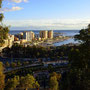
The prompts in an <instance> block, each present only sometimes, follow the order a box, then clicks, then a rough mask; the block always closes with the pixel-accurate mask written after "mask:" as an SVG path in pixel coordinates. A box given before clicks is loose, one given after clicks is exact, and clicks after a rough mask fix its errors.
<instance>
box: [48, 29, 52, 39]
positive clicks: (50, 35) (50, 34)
mask: <svg viewBox="0 0 90 90" xmlns="http://www.w3.org/2000/svg"><path fill="white" fill-rule="evenodd" d="M48 38H50V39H52V38H53V30H50V31H48Z"/></svg>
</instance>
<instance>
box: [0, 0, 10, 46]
mask: <svg viewBox="0 0 90 90" xmlns="http://www.w3.org/2000/svg"><path fill="white" fill-rule="evenodd" d="M1 6H2V0H0V8H1ZM3 18H4V15H3V14H2V13H0V47H1V46H2V45H3V44H4V39H7V35H8V32H9V27H7V26H4V25H3V24H2V20H3Z"/></svg>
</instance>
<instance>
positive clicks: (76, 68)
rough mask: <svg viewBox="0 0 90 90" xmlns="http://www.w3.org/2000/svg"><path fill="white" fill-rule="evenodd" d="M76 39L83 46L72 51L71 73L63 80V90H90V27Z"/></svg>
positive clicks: (65, 75) (70, 58)
mask: <svg viewBox="0 0 90 90" xmlns="http://www.w3.org/2000/svg"><path fill="white" fill-rule="evenodd" d="M75 39H76V40H79V41H80V42H81V44H80V45H79V46H78V47H77V48H72V49H71V52H70V55H69V60H70V66H69V72H67V73H65V74H64V77H63V79H62V81H63V82H62V83H63V87H62V90H90V25H89V26H88V28H86V29H82V30H81V31H80V33H79V34H78V35H76V36H75ZM65 86H66V88H65Z"/></svg>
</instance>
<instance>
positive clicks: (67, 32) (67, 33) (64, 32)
mask: <svg viewBox="0 0 90 90" xmlns="http://www.w3.org/2000/svg"><path fill="white" fill-rule="evenodd" d="M28 31H31V30H28ZM53 31H54V33H62V35H63V36H74V35H76V34H78V33H79V30H53ZM20 32H24V31H22V30H11V31H10V32H9V33H10V34H14V35H15V34H18V33H20ZM33 32H34V33H35V34H39V32H40V30H33ZM68 43H78V42H77V41H75V40H74V39H73V38H71V39H68V40H65V41H62V42H58V43H55V44H54V45H55V46H61V45H63V44H68Z"/></svg>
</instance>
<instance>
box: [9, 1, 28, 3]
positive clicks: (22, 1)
mask: <svg viewBox="0 0 90 90" xmlns="http://www.w3.org/2000/svg"><path fill="white" fill-rule="evenodd" d="M9 1H11V2H14V3H21V2H28V0H9Z"/></svg>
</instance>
